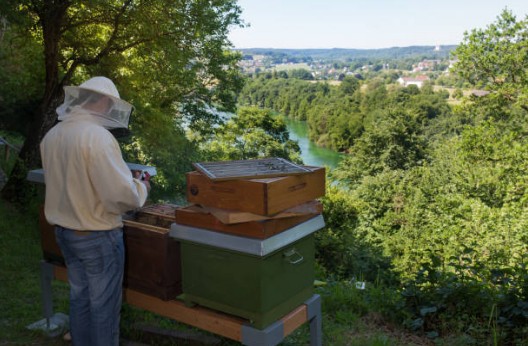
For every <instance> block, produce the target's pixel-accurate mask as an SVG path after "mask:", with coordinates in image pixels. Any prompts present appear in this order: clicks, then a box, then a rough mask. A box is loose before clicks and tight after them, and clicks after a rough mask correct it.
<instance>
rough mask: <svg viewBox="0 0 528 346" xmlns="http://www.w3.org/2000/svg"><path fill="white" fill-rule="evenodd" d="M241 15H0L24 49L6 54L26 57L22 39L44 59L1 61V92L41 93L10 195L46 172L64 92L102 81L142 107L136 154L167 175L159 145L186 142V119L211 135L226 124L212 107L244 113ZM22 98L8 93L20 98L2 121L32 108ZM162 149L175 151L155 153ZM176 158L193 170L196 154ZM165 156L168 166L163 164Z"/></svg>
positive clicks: (66, 7)
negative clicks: (31, 175) (237, 44)
mask: <svg viewBox="0 0 528 346" xmlns="http://www.w3.org/2000/svg"><path fill="white" fill-rule="evenodd" d="M240 11H241V10H240V8H239V7H238V6H237V5H236V1H232V0H213V1H208V0H196V1H183V0H174V1H169V2H167V1H156V0H154V1H135V0H120V1H117V0H115V1H106V0H105V1H102V0H94V1H89V2H85V1H66V0H62V1H49V0H24V1H14V0H6V1H2V3H1V4H0V14H1V16H2V17H3V18H5V19H6V20H7V31H8V34H6V35H5V36H6V37H8V36H9V37H13V38H17V40H14V41H11V40H10V41H7V40H6V39H5V38H4V39H3V40H2V41H0V48H1V49H0V52H4V50H5V49H9V50H16V49H17V48H18V47H20V46H21V44H20V42H21V41H20V40H21V38H24V39H25V40H28V41H29V42H30V43H31V46H30V47H40V49H41V51H42V52H43V55H42V56H41V58H39V59H35V62H33V61H31V59H32V58H33V57H34V56H35V54H32V55H29V54H28V55H27V56H22V55H19V56H20V58H21V59H20V61H19V62H17V61H15V60H14V59H13V58H11V57H10V56H9V55H8V54H0V58H2V60H1V61H0V75H2V76H6V79H5V81H6V83H2V86H0V88H2V89H4V86H5V87H8V86H11V85H17V84H22V85H23V84H32V85H37V86H39V88H38V89H37V90H38V92H35V93H34V99H32V100H31V102H33V103H35V101H36V103H38V104H39V106H38V107H36V108H35V110H34V111H33V112H32V116H31V117H28V118H29V119H30V121H29V126H28V129H27V131H26V134H27V137H26V141H25V143H24V147H23V148H22V151H21V153H20V159H21V160H19V164H18V165H17V166H16V167H15V169H14V170H13V172H12V175H11V178H10V179H9V181H8V184H7V185H6V186H5V188H4V190H3V195H4V196H5V197H9V198H15V197H16V195H17V193H18V191H19V190H20V185H22V184H23V183H24V179H25V170H26V169H28V168H35V167H38V166H39V154H38V144H39V142H40V140H41V138H42V137H43V136H44V134H45V133H46V132H47V131H48V130H49V128H50V127H51V126H53V124H54V123H55V122H56V113H55V111H54V110H55V108H56V107H57V105H58V104H59V103H60V102H61V98H62V87H63V86H64V85H68V84H78V83H80V82H81V81H83V80H85V79H87V78H88V77H91V76H94V75H106V76H108V77H109V78H111V79H112V80H114V82H115V83H116V85H117V87H118V90H119V91H120V93H121V96H122V97H123V98H124V99H127V100H129V101H130V102H131V103H132V104H134V105H135V106H136V110H137V112H136V114H135V116H134V117H133V119H132V123H131V129H132V131H133V133H134V137H133V138H132V141H133V142H134V145H133V148H134V150H131V151H129V154H132V153H133V154H134V156H135V157H136V158H137V159H139V161H140V162H143V163H147V164H156V165H157V164H160V167H159V168H160V172H161V175H162V176H163V172H164V171H165V169H164V168H163V167H162V166H161V164H162V162H167V160H168V157H167V155H170V153H169V150H168V149H166V147H164V146H163V145H161V146H160V145H159V144H160V143H159V142H162V143H166V144H176V143H175V141H174V138H173V137H178V136H180V138H181V134H182V131H181V125H182V123H183V119H184V118H185V121H186V123H187V124H188V126H190V127H192V128H194V129H195V130H199V129H207V130H209V129H211V128H212V126H211V125H210V124H211V123H213V122H215V121H216V120H217V116H216V115H215V113H214V112H209V111H208V107H209V106H210V105H214V106H216V107H218V108H221V109H222V108H225V109H230V110H232V109H234V107H235V100H236V98H235V95H236V92H237V90H238V89H240V88H241V86H242V79H241V76H240V75H239V73H238V68H237V66H236V62H237V61H238V59H239V54H238V53H232V52H230V51H229V50H228V48H229V47H230V43H229V41H228V39H227V34H228V32H229V29H230V27H231V26H233V25H243V23H242V22H241V21H240V18H239V16H240ZM25 33H29V34H28V35H25ZM28 49H29V48H28ZM4 61H7V62H9V64H5V63H4ZM24 65H31V66H32V67H33V68H35V69H37V70H38V71H39V73H36V74H34V75H33V76H27V75H22V76H21V75H20V74H17V73H16V71H17V68H18V69H21V68H23V67H24ZM18 66H20V67H18ZM24 78H25V79H24ZM2 91H3V90H2ZM20 94H22V93H13V92H11V93H9V94H4V93H2V95H9V96H10V97H12V98H11V99H9V100H8V101H7V103H6V107H2V106H3V105H0V107H1V108H2V112H1V113H2V115H5V117H8V116H9V115H10V114H11V115H13V114H17V112H18V111H19V107H16V106H14V105H16V104H17V102H18V100H21V101H23V102H24V103H27V102H28V101H27V100H24V96H21V95H20ZM8 106H9V107H8ZM5 117H3V119H5ZM3 119H2V120H3ZM156 122H157V124H155V123H156ZM160 124H164V125H169V128H171V129H173V131H169V130H164V131H157V132H156V130H155V129H156V128H157V129H160V128H161V127H164V126H160ZM2 126H5V122H4V121H2ZM156 135H157V136H156ZM160 135H164V136H166V137H165V138H162V137H160ZM180 144H181V145H178V146H177V147H176V148H171V150H172V151H173V152H175V151H176V152H177V151H178V150H179V149H181V148H182V147H183V148H186V147H188V145H184V144H183V142H182V141H181V140H180ZM158 148H163V149H161V151H165V152H164V153H158V154H156V153H154V152H155V151H156V150H157V149H158ZM174 156H175V157H181V159H182V160H183V161H179V160H177V159H176V160H175V162H178V163H180V164H181V165H180V166H182V165H183V164H184V163H185V162H187V166H188V165H189V163H188V160H189V156H188V155H177V154H174ZM159 157H165V159H163V160H161V159H160V160H161V161H158V159H157V158H159ZM182 168H183V167H182ZM183 169H184V168H183Z"/></svg>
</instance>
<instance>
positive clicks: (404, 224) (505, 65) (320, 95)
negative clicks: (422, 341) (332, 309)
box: [239, 11, 528, 345]
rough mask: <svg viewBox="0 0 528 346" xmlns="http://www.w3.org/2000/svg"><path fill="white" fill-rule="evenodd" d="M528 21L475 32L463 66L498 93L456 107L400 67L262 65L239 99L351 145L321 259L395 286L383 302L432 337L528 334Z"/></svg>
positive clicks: (469, 81)
mask: <svg viewBox="0 0 528 346" xmlns="http://www.w3.org/2000/svg"><path fill="white" fill-rule="evenodd" d="M527 33H528V22H527V21H526V20H524V21H516V19H515V18H514V17H512V16H511V14H510V13H509V12H507V11H505V12H503V13H502V14H501V16H500V17H498V19H497V22H496V23H493V24H491V25H490V26H489V27H487V28H486V29H481V30H475V31H473V32H472V33H470V34H467V35H466V37H465V39H464V42H462V44H461V45H460V46H459V47H458V48H457V49H456V51H455V55H456V57H457V58H458V62H457V64H456V66H455V68H454V69H453V70H451V71H450V73H452V74H456V75H457V76H458V78H460V80H461V81H462V82H463V83H465V84H466V85H468V86H469V87H470V88H475V89H477V88H479V89H483V90H486V91H487V92H489V93H488V94H486V95H484V96H478V97H476V96H473V95H468V96H467V97H465V98H464V100H463V102H462V103H459V104H458V105H455V106H452V105H449V104H448V102H447V98H448V97H449V94H446V92H445V91H439V92H435V91H434V88H433V85H430V84H429V85H425V86H423V87H422V88H418V87H416V86H408V87H403V86H400V85H398V84H397V83H395V78H390V73H380V74H379V75H377V76H375V77H374V78H368V79H364V80H358V79H356V78H355V77H353V76H349V77H346V78H345V79H344V80H343V81H342V83H341V84H340V85H338V86H334V85H330V84H327V83H324V82H310V81H304V80H296V79H292V78H288V77H289V76H284V75H282V77H281V76H279V75H275V76H274V75H273V74H269V73H268V74H261V75H259V76H256V77H253V79H251V80H250V81H249V82H248V83H247V84H246V86H245V88H244V89H243V91H242V93H241V96H240V98H239V102H240V103H242V104H251V105H256V106H259V107H267V108H271V109H273V110H275V111H276V112H280V113H282V114H285V115H287V116H290V117H293V118H296V119H300V120H306V121H307V123H308V126H309V129H310V137H311V138H312V140H314V141H316V142H317V143H319V144H320V145H324V146H327V147H330V148H333V149H335V150H339V151H343V152H346V153H347V154H348V155H347V156H346V158H345V159H344V160H343V161H342V162H341V163H340V165H339V167H338V169H336V170H335V171H334V172H332V173H331V175H332V177H333V178H334V179H335V180H336V181H337V182H338V184H339V188H336V187H334V186H333V187H329V193H328V196H327V198H326V199H325V210H326V215H325V216H326V221H327V225H328V226H327V227H326V229H325V231H324V232H322V233H320V234H319V247H318V258H319V261H320V264H321V266H322V268H323V270H324V271H325V273H326V274H327V275H329V276H331V277H337V278H338V281H339V282H343V281H340V280H344V282H347V281H349V280H352V282H354V281H366V282H367V287H368V286H369V285H371V287H391V288H392V289H393V290H394V291H392V292H394V293H397V294H396V295H390V294H388V293H385V294H387V300H388V303H387V304H389V305H391V306H390V307H387V308H378V311H379V312H381V313H383V314H385V315H386V316H388V317H392V318H395V319H396V320H398V319H402V320H405V321H406V322H405V323H406V325H407V326H408V327H409V328H411V329H413V330H416V331H421V332H423V333H425V334H426V335H428V336H429V337H430V338H432V339H435V338H437V337H439V336H442V337H444V338H445V337H449V335H459V338H456V337H454V338H455V339H456V340H457V341H456V342H461V343H462V344H466V343H468V344H472V343H475V344H515V345H521V344H523V345H524V344H526V342H528V272H527V268H526V266H527V254H528V217H527V215H528V214H527V210H528V209H527V207H528V204H527V203H528V175H527V173H526V172H528V137H527V135H528V122H527V121H526V119H527V116H528V107H527V106H526V102H525V101H526V99H527V97H528V94H527V89H526V85H527V82H528V80H527V78H528V74H527V71H528V63H527V62H528V51H527V50H526V34H527ZM342 285H345V286H346V284H342ZM349 289H353V286H350V288H349ZM377 292H379V291H377ZM356 294H361V295H362V296H363V297H365V299H373V300H376V299H375V298H373V297H372V296H371V295H372V294H373V293H369V292H360V291H356ZM350 299H352V298H350ZM402 307H404V308H403V309H402ZM389 310H390V311H389ZM396 311H397V312H396ZM461 335H463V336H461ZM462 339H463V341H462ZM453 342H455V341H453Z"/></svg>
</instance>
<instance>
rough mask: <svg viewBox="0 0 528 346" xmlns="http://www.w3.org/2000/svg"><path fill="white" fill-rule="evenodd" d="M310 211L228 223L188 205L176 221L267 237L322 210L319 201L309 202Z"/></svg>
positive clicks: (255, 236) (180, 211) (180, 210)
mask: <svg viewBox="0 0 528 346" xmlns="http://www.w3.org/2000/svg"><path fill="white" fill-rule="evenodd" d="M307 204H308V205H309V206H310V208H309V209H310V211H309V212H306V213H304V214H299V215H296V216H292V217H287V218H280V219H273V218H266V219H261V220H253V221H248V222H243V223H234V224H226V223H223V222H222V221H221V220H220V219H218V218H217V217H215V215H213V214H211V213H210V212H209V211H208V209H206V208H202V207H200V206H196V205H193V206H188V207H185V208H178V209H177V210H176V222H177V223H179V224H182V225H187V226H191V227H197V228H204V229H208V230H212V231H217V232H223V233H229V234H233V235H239V236H244V237H251V238H258V239H266V238H269V237H271V236H273V235H275V234H278V233H280V232H282V231H285V230H287V229H289V228H291V227H294V226H296V225H298V224H300V223H302V222H305V221H308V220H309V219H311V218H312V217H315V216H316V215H317V214H320V213H321V212H322V205H321V203H319V202H317V201H311V202H308V203H307Z"/></svg>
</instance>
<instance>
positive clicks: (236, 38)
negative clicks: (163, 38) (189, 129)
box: [229, 0, 528, 49]
mask: <svg viewBox="0 0 528 346" xmlns="http://www.w3.org/2000/svg"><path fill="white" fill-rule="evenodd" d="M238 4H239V5H240V6H241V7H242V16H241V17H242V20H243V21H244V22H245V23H248V24H249V27H246V28H233V29H232V30H231V32H230V35H229V39H230V41H231V42H232V43H233V45H234V47H235V48H295V49H301V48H356V49H374V48H390V47H408V46H415V45H420V46H423V45H425V46H436V45H457V44H460V43H461V42H462V41H463V39H464V32H471V30H472V29H485V28H486V27H487V26H488V25H489V24H492V23H494V22H496V20H497V17H498V16H499V15H500V13H501V12H502V11H503V10H504V9H506V8H507V9H508V10H510V11H511V12H512V13H513V14H514V15H515V16H516V17H517V20H523V19H525V18H526V17H527V15H528V0H505V1H502V0H436V1H424V0H421V1H419V0H348V1H347V0H239V1H238Z"/></svg>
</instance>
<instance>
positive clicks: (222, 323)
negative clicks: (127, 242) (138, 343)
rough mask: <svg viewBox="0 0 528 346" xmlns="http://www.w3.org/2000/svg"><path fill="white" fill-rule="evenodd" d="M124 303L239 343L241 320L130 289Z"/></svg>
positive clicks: (126, 293)
mask: <svg viewBox="0 0 528 346" xmlns="http://www.w3.org/2000/svg"><path fill="white" fill-rule="evenodd" d="M124 293H125V295H124V296H125V297H126V298H125V301H126V302H127V303H128V304H131V305H133V306H136V307H139V308H142V309H145V310H148V311H151V312H154V313H156V314H158V315H161V316H165V317H169V318H171V319H173V320H176V321H179V322H182V323H185V324H188V325H191V326H194V327H197V328H200V329H203V330H207V331H209V332H211V333H214V334H217V335H221V336H224V337H226V338H229V339H233V340H237V341H240V340H241V339H242V337H241V326H242V325H243V324H244V323H246V322H247V320H244V319H242V318H238V317H234V316H231V315H226V314H223V313H220V312H216V311H213V310H209V309H206V308H203V307H200V306H195V307H192V308H191V307H188V306H186V305H185V303H183V302H181V301H178V300H167V301H164V300H161V299H159V298H156V297H153V296H149V295H146V294H143V293H140V292H137V291H133V290H130V289H126V290H125V292H124Z"/></svg>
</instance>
